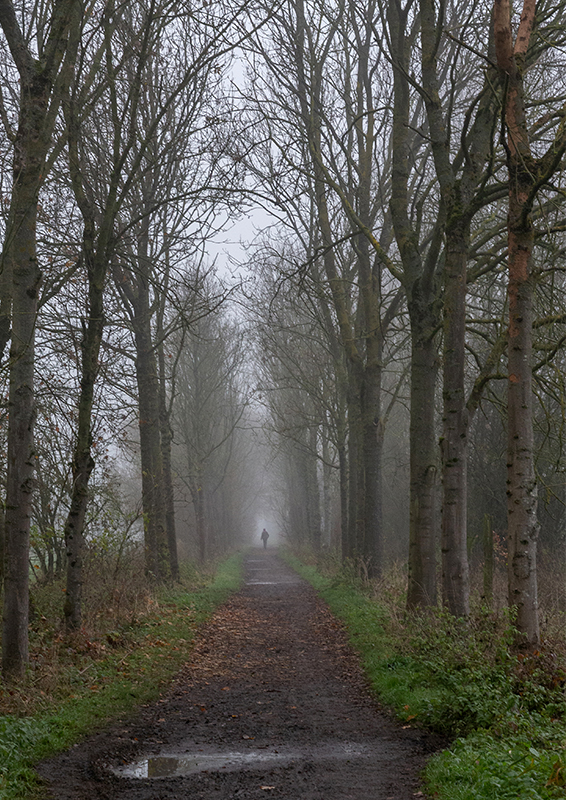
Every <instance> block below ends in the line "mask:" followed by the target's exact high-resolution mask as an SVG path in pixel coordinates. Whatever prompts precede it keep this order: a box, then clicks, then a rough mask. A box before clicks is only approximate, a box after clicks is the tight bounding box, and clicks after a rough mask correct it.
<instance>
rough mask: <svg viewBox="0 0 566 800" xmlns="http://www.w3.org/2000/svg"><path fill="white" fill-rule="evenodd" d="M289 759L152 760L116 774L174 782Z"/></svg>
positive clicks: (232, 755)
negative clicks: (175, 778) (198, 774)
mask: <svg viewBox="0 0 566 800" xmlns="http://www.w3.org/2000/svg"><path fill="white" fill-rule="evenodd" d="M288 759H289V756H288V755H286V754H283V753H276V752H270V753H260V752H256V751H251V752H249V753H223V754H220V753H213V754H211V755H205V754H204V753H203V754H199V755H198V756H195V755H190V756H152V757H150V758H145V759H143V760H142V761H138V762H137V763H136V764H129V765H127V766H125V767H118V768H117V769H116V770H115V771H116V772H117V773H118V774H120V775H123V776H125V777H126V778H170V777H173V776H174V775H190V774H191V773H193V772H204V771H205V770H213V771H216V770H220V769H240V768H241V767H244V766H246V765H247V764H265V763H266V762H269V761H273V762H275V761H285V760H288Z"/></svg>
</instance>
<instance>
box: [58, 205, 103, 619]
mask: <svg viewBox="0 0 566 800" xmlns="http://www.w3.org/2000/svg"><path fill="white" fill-rule="evenodd" d="M83 241H84V244H83V255H84V259H85V262H86V266H87V272H88V281H89V296H88V318H87V321H86V327H85V330H84V334H83V340H82V342H81V361H82V363H81V389H80V396H79V403H78V422H77V436H76V441H75V449H74V454H73V465H72V468H73V487H72V492H71V501H70V506H69V512H68V515H67V519H66V522H65V546H66V551H67V586H66V597H65V604H64V612H65V620H66V625H67V628H68V629H77V628H80V626H81V623H82V584H83V549H84V525H85V517H86V510H87V505H88V484H89V480H90V475H91V473H92V470H93V469H94V459H93V457H92V409H93V402H94V387H95V383H96V378H97V376H98V359H99V355H100V346H101V343H102V333H103V329H104V281H105V277H106V270H107V266H106V265H107V261H106V253H104V255H103V256H102V261H97V259H96V257H95V254H94V226H93V225H92V224H91V220H86V224H85V232H84V236H83Z"/></svg>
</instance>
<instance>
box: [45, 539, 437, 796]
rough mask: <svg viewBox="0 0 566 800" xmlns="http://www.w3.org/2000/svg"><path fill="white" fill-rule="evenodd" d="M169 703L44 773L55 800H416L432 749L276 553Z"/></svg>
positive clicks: (208, 639)
mask: <svg viewBox="0 0 566 800" xmlns="http://www.w3.org/2000/svg"><path fill="white" fill-rule="evenodd" d="M245 563H246V583H245V586H244V588H243V589H242V591H241V592H239V593H238V594H237V595H235V596H234V597H233V598H232V599H231V600H230V601H229V602H228V603H227V604H226V605H224V606H223V607H222V608H220V609H219V610H218V611H217V612H216V613H215V615H214V616H213V617H212V618H211V620H210V621H209V623H208V624H207V625H206V626H205V627H204V628H203V629H202V631H201V633H200V635H199V637H198V640H197V643H196V646H195V649H194V651H193V654H192V658H191V661H190V663H188V664H187V665H186V666H185V668H184V670H183V671H182V673H181V674H180V675H179V676H178V679H177V681H176V683H175V685H174V686H172V687H171V690H170V692H169V693H168V694H167V695H165V696H163V697H162V698H161V700H160V701H159V702H157V703H155V704H154V705H152V706H149V707H145V708H143V709H141V711H140V713H139V715H138V716H137V717H135V718H134V719H132V720H130V721H129V722H128V723H127V724H125V723H121V724H120V725H114V726H113V727H112V728H109V729H108V730H106V731H105V732H104V733H101V734H98V735H96V736H93V737H91V738H90V739H88V740H86V741H84V742H83V743H82V744H81V745H79V746H75V747H74V748H73V749H72V750H71V751H69V752H67V753H64V754H62V755H60V756H59V757H57V758H55V759H51V760H50V761H48V762H45V763H44V764H42V765H40V768H39V772H40V774H41V775H42V776H43V777H44V778H45V779H46V781H47V782H48V784H49V786H50V788H51V792H52V796H53V797H54V798H56V800H71V799H72V800H81V799H82V798H84V800H86V799H87V798H88V800H102V798H104V800H165V798H170V799H173V798H174V800H189V798H190V799H191V800H197V799H201V798H202V799H203V800H233V799H234V800H235V799H236V798H237V799H238V800H255V798H263V799H264V800H265V798H283V799H284V800H350V798H351V800H409V799H411V800H412V798H415V797H423V796H424V795H423V794H422V793H421V791H420V787H419V779H418V776H419V772H420V771H421V770H422V768H423V766H424V763H425V761H426V758H427V756H428V755H430V753H431V752H432V751H433V750H434V749H435V748H436V747H437V745H438V743H437V742H436V741H435V740H434V739H432V738H430V737H429V736H428V735H426V734H425V733H423V732H421V731H418V730H416V729H414V728H410V727H407V726H402V725H401V724H400V723H397V722H396V721H395V720H393V719H392V718H391V717H390V716H388V715H387V714H386V713H383V712H382V711H381V710H380V709H379V708H378V707H377V705H376V703H375V702H374V700H373V699H372V698H371V696H370V694H369V692H368V689H367V687H366V684H365V682H364V679H363V676H362V674H361V671H360V668H359V666H358V662H357V659H356V657H355V655H354V653H353V652H352V650H351V649H350V647H349V645H348V643H347V639H346V635H345V633H344V631H343V629H342V626H341V624H340V623H339V622H337V621H336V619H335V618H334V617H333V616H332V615H331V614H330V612H329V611H328V609H327V608H326V606H325V605H324V603H322V602H321V601H320V600H318V599H317V598H316V596H315V594H314V592H313V590H312V589H311V588H310V586H309V585H308V584H306V583H305V582H304V581H302V580H301V579H300V578H299V577H298V576H297V575H296V574H295V573H294V572H293V571H292V570H291V569H290V568H289V567H287V566H286V565H285V564H284V563H283V562H282V561H281V560H280V559H279V558H278V557H277V554H276V553H275V551H273V550H269V549H268V550H257V551H253V552H251V553H249V554H248V555H247V556H246V562H245Z"/></svg>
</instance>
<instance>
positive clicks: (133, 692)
mask: <svg viewBox="0 0 566 800" xmlns="http://www.w3.org/2000/svg"><path fill="white" fill-rule="evenodd" d="M240 582H241V557H240V556H234V557H232V558H230V559H228V560H227V561H225V562H224V563H222V564H220V566H219V568H218V570H217V572H216V574H215V576H214V578H212V579H210V580H209V581H208V582H207V583H206V584H205V585H203V586H201V587H199V588H197V589H186V588H183V587H182V586H178V587H175V588H171V589H168V590H166V591H165V590H164V591H162V592H161V593H160V595H159V597H158V602H157V604H156V608H155V610H154V612H153V613H152V614H151V615H149V616H147V617H146V618H145V619H143V620H142V621H141V622H139V623H137V624H136V625H134V626H129V627H123V628H121V629H120V630H119V631H113V632H112V636H113V637H115V640H116V642H117V646H115V647H113V648H112V649H109V650H108V652H103V655H102V657H100V652H98V654H97V656H98V657H97V658H96V659H92V660H89V661H87V666H86V668H82V669H78V668H77V667H76V666H69V667H68V668H67V674H66V675H65V681H64V684H65V691H66V693H67V696H66V697H64V698H63V699H57V701H56V704H54V701H53V698H49V697H46V698H45V703H44V707H43V708H41V706H40V707H39V709H36V710H35V713H34V714H33V715H32V716H27V717H21V716H15V715H7V716H0V798H1V800H31V798H34V797H41V785H40V783H39V782H38V779H37V776H36V774H35V772H34V770H33V765H34V764H35V763H37V762H38V761H40V760H41V759H43V758H46V757H48V756H50V755H53V754H54V753H57V752H59V751H61V750H64V749H66V748H68V747H70V746H71V745H72V744H74V743H75V742H77V741H78V740H80V738H81V737H82V736H84V735H86V734H87V733H91V732H93V731H94V730H96V728H97V727H100V726H101V725H102V724H103V723H105V722H107V721H109V720H111V719H116V718H121V717H126V716H128V715H129V714H131V713H132V712H133V711H134V710H135V709H136V708H137V707H138V706H139V705H141V704H143V703H146V702H149V701H150V700H153V699H155V698H156V697H157V696H158V695H159V693H160V691H161V690H162V689H163V687H164V686H165V685H166V684H167V683H168V682H170V681H171V679H172V678H173V676H174V675H175V673H176V672H178V670H179V669H180V667H181V666H182V665H183V664H184V663H185V662H186V661H187V659H188V657H189V653H190V650H191V642H192V640H193V636H194V633H195V631H196V629H197V628H198V627H199V625H201V624H202V623H203V622H204V621H205V620H206V619H207V617H208V616H210V614H211V613H212V612H213V611H214V609H215V608H216V607H217V606H218V605H219V604H221V603H222V602H223V601H224V600H225V599H226V598H227V597H228V595H229V594H230V593H231V592H233V591H234V590H236V589H237V588H238V587H239V585H240ZM193 583H194V581H193ZM111 638H112V637H111ZM69 691H70V693H69Z"/></svg>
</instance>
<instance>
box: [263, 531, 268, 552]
mask: <svg viewBox="0 0 566 800" xmlns="http://www.w3.org/2000/svg"><path fill="white" fill-rule="evenodd" d="M268 539H269V534H268V532H267V531H266V530H265V528H264V529H263V530H262V532H261V541H262V542H263V549H264V550H265V548H266V547H267V540H268Z"/></svg>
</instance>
